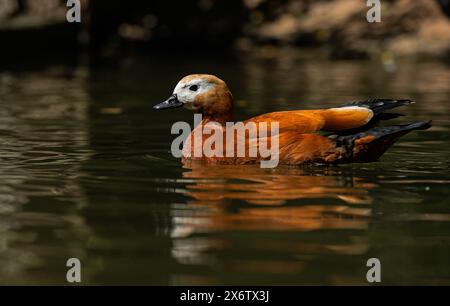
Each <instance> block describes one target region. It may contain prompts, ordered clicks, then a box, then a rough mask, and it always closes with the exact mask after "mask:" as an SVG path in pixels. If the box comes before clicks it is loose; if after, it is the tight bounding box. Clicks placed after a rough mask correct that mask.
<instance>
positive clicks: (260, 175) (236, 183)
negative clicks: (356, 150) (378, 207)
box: [183, 162, 376, 231]
mask: <svg viewBox="0 0 450 306" xmlns="http://www.w3.org/2000/svg"><path fill="white" fill-rule="evenodd" d="M185 168H187V169H188V171H186V172H184V173H183V178H184V179H185V180H186V179H187V181H188V182H192V183H193V184H188V185H187V186H186V191H185V195H187V196H188V197H190V198H193V200H191V201H190V202H189V203H190V204H191V205H194V206H196V207H198V208H199V210H198V211H196V210H193V211H195V213H194V215H193V216H192V217H193V218H194V219H195V220H192V226H193V227H194V228H196V230H206V231H207V230H215V229H233V230H234V229H274V230H275V229H279V230H284V229H295V230H316V229H329V228H365V227H366V226H367V222H368V220H369V217H370V216H371V207H370V204H371V203H372V198H371V196H370V195H369V189H371V188H374V187H376V185H375V184H374V183H370V182H365V181H364V180H362V179H360V178H356V177H352V176H351V175H348V174H343V173H342V171H340V170H334V169H332V168H326V169H320V170H321V171H320V174H319V173H317V171H314V170H308V169H302V168H279V169H275V170H269V169H261V168H259V167H258V166H242V167H239V166H228V165H205V164H200V163H192V162H191V163H189V164H185ZM316 170H317V169H316ZM294 201H296V203H295V204H294V203H293V202H294ZM202 208H204V209H202ZM199 219H200V220H203V222H199ZM183 221H184V222H186V225H187V224H189V223H190V220H189V218H187V219H186V218H183ZM184 222H183V223H184Z"/></svg>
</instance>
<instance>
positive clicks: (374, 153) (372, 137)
mask: <svg viewBox="0 0 450 306" xmlns="http://www.w3.org/2000/svg"><path fill="white" fill-rule="evenodd" d="M430 127H431V121H419V122H413V123H410V124H403V125H393V126H386V127H375V128H372V129H369V130H367V131H364V132H361V133H357V134H353V135H341V136H337V135H335V136H334V137H333V138H334V139H335V140H336V144H337V145H338V146H342V147H344V148H345V150H346V152H347V154H346V155H347V156H346V157H345V158H344V159H343V162H357V163H364V162H372V161H376V160H378V158H380V156H381V155H383V153H384V152H386V150H387V149H389V147H390V146H392V145H393V144H394V143H395V142H396V141H397V140H398V139H399V138H400V137H401V136H403V135H405V134H407V133H409V132H411V131H413V130H426V129H428V128H430Z"/></svg>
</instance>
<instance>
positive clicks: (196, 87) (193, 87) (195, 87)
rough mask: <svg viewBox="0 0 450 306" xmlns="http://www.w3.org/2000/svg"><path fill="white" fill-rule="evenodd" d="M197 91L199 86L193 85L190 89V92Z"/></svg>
mask: <svg viewBox="0 0 450 306" xmlns="http://www.w3.org/2000/svg"><path fill="white" fill-rule="evenodd" d="M197 89H198V85H191V86H190V87H189V90H192V91H197Z"/></svg>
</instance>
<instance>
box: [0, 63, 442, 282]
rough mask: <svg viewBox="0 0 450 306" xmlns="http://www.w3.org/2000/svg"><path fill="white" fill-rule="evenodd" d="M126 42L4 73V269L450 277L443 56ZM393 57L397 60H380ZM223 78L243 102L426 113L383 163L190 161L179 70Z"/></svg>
mask: <svg viewBox="0 0 450 306" xmlns="http://www.w3.org/2000/svg"><path fill="white" fill-rule="evenodd" d="M279 58H282V59H283V60H274V59H261V58H253V57H250V58H248V59H244V60H240V61H235V60H231V59H228V60H224V59H222V60H216V59H215V60H212V59H211V60H198V59H197V60H186V59H184V60H181V59H180V60H174V59H126V60H123V61H121V62H119V63H117V65H114V66H110V68H95V69H94V68H89V67H87V66H83V65H80V66H77V67H65V66H48V67H45V68H44V69H42V70H30V71H1V72H0V283H1V284H66V278H65V277H66V269H67V268H66V267H65V263H66V260H67V259H68V258H70V257H77V258H79V259H80V260H81V263H82V280H83V283H84V284H164V285H165V284H170V285H189V284H195V285H200V284H294V285H295V284H366V283H367V282H366V278H365V275H366V271H367V267H366V261H367V259H369V258H371V257H376V258H379V259H380V260H381V263H382V281H383V283H384V284H450V259H449V258H450V204H449V202H448V197H449V187H450V169H449V166H450V164H449V149H450V143H449V138H450V118H449V115H448V114H449V113H450V104H449V98H450V89H449V84H450V67H449V66H448V65H446V64H445V63H442V62H424V61H422V62H421V61H412V60H410V61H400V62H398V63H396V67H383V65H381V64H380V63H379V62H377V61H333V62H332V61H326V60H317V59H307V60H305V59H297V58H295V57H291V56H280V57H279ZM386 68H389V69H386ZM197 72H208V73H214V74H217V75H220V76H221V77H222V78H223V79H225V80H227V82H228V84H229V86H230V88H231V89H232V91H233V94H234V97H235V100H236V105H237V117H238V119H244V118H247V117H249V116H253V115H257V114H260V113H263V112H269V111H275V110H286V109H297V108H317V107H322V106H332V105H339V104H342V103H345V102H350V101H355V100H361V99H366V98H370V97H387V98H388V97H394V98H412V99H415V100H417V101H418V103H417V104H415V105H413V106H410V107H407V108H404V109H402V113H404V114H405V115H407V116H405V117H401V118H399V119H396V121H395V122H396V123H397V122H398V123H400V122H407V121H414V120H427V119H433V122H434V126H433V128H432V129H430V130H427V131H418V132H414V133H411V134H409V135H407V136H405V137H403V138H402V139H401V141H400V142H398V143H397V144H396V145H395V146H394V147H393V148H392V149H391V150H389V151H388V153H386V154H385V155H384V156H383V157H382V159H381V160H380V161H379V162H377V163H372V164H363V165H343V166H339V167H312V166H310V167H298V168H297V167H290V168H287V167H281V168H278V169H275V170H270V169H260V168H259V167H255V166H215V167H213V166H202V165H192V166H191V167H183V166H182V165H181V164H180V162H179V161H178V160H177V159H175V158H173V157H172V156H171V154H170V152H169V150H170V142H171V140H172V139H173V138H174V136H172V135H171V134H170V127H171V125H172V124H173V123H174V122H175V121H178V120H184V121H188V122H192V121H193V117H192V115H191V114H190V113H189V112H188V111H185V110H182V109H178V110H173V111H167V112H154V111H152V109H151V106H152V105H154V104H156V103H157V102H159V101H162V100H163V99H165V98H166V97H167V96H169V94H170V93H171V91H172V89H173V87H174V86H175V83H176V82H177V81H178V79H179V78H181V77H182V76H183V75H185V74H189V73H197Z"/></svg>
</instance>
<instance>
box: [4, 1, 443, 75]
mask: <svg viewBox="0 0 450 306" xmlns="http://www.w3.org/2000/svg"><path fill="white" fill-rule="evenodd" d="M381 2H382V21H383V22H381V23H377V24H374V23H372V24H370V23H368V22H367V21H366V19H365V16H366V12H367V10H368V9H369V8H368V7H367V6H366V5H365V1H359V0H355V1H352V0H350V1H348V0H319V1H312V0H304V1H301V0H297V1H295V0H227V1H220V0H184V1H171V0H152V1H138V0H129V1H118V0H109V1H105V0H103V1H102V0H83V1H81V6H82V10H83V11H82V22H81V24H69V23H68V22H67V21H66V18H65V13H66V10H67V8H66V1H63V0H2V1H1V4H0V41H1V53H2V54H3V56H2V58H1V59H0V63H1V65H2V66H5V65H6V66H12V67H15V68H20V67H27V66H28V65H31V63H36V62H44V61H52V62H54V61H58V60H59V61H61V60H62V61H65V62H68V61H76V60H78V59H79V58H78V55H79V54H90V55H91V57H90V60H91V62H100V61H101V60H104V59H114V58H117V57H123V56H129V55H130V54H144V55H150V54H159V55H165V54H171V55H172V56H173V55H179V56H184V57H186V56H187V55H189V56H197V57H215V56H218V55H220V56H223V55H233V56H242V55H243V54H245V53H246V52H253V51H255V50H257V51H261V52H263V55H264V56H267V57H270V56H271V54H272V53H271V47H280V46H281V47H283V46H295V47H299V48H319V50H320V51H321V53H322V54H323V55H324V56H326V57H332V58H366V57H374V56H375V57H376V56H380V54H381V56H383V53H384V52H388V53H389V54H391V53H392V54H393V55H397V56H428V57H440V58H448V55H449V50H450V34H449V33H450V21H449V15H450V13H449V7H450V6H449V3H450V2H449V1H448V0H414V1H412V0H404V1H399V0H383V1H381ZM30 62H31V63H30Z"/></svg>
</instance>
